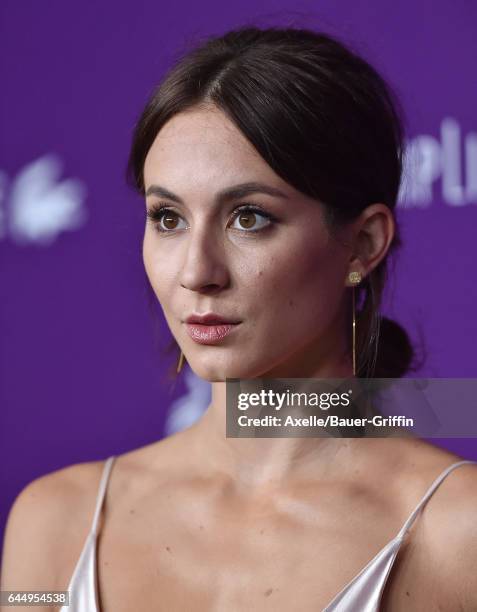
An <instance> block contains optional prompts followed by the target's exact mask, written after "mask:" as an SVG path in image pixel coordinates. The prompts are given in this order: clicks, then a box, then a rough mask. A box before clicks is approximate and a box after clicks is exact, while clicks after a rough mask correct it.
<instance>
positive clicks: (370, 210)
mask: <svg viewBox="0 0 477 612" xmlns="http://www.w3.org/2000/svg"><path fill="white" fill-rule="evenodd" d="M395 231H396V225H395V221H394V216H393V213H392V211H391V210H390V208H389V207H388V206H386V205H385V204H381V203H378V204H371V205H370V206H368V207H367V208H365V209H364V210H363V212H362V213H361V214H360V216H359V217H358V219H356V220H355V221H353V223H352V228H351V246H352V252H351V257H350V260H349V267H348V271H347V277H346V278H347V280H346V283H347V284H346V286H352V285H353V283H351V282H349V280H348V275H349V273H350V272H359V273H360V274H361V277H362V278H364V277H365V276H367V275H368V274H369V273H370V272H371V271H372V270H373V269H374V268H376V266H377V265H378V264H379V262H380V261H381V260H382V259H383V258H384V257H385V255H386V253H387V252H388V249H389V246H390V244H391V242H392V239H393V237H394V232H395Z"/></svg>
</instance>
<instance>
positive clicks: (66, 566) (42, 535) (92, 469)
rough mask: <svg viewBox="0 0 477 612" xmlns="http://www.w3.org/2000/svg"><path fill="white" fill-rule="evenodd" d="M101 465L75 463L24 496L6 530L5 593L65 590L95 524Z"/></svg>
mask: <svg viewBox="0 0 477 612" xmlns="http://www.w3.org/2000/svg"><path fill="white" fill-rule="evenodd" d="M102 465H103V464H102V462H92V463H81V464H76V465H72V466H69V467H66V468H63V469H61V470H57V471H55V472H52V473H50V474H47V475H46V476H42V477H40V478H37V479H36V480H34V481H32V482H31V483H30V484H28V485H27V486H26V487H25V488H24V489H23V490H22V491H21V492H20V494H19V495H18V496H17V498H16V499H15V501H14V503H13V506H12V508H11V510H10V513H9V516H8V521H7V526H6V531H5V538H4V546H3V554H2V564H1V568H2V573H1V576H0V589H1V590H25V591H26V590H28V591H35V590H38V591H49V590H66V588H67V586H68V581H69V577H70V576H71V574H72V572H73V569H74V566H75V563H76V561H77V558H78V557H79V554H80V552H81V548H82V546H83V544H84V541H85V539H86V537H87V534H88V531H89V529H90V526H91V522H92V518H93V512H94V504H95V497H96V490H97V486H98V482H99V478H100V470H101V467H102ZM4 609H5V612H6V610H7V608H2V612H3V610H4ZM53 609H56V610H57V609H58V608H51V607H42V606H35V610H37V611H38V612H46V611H47V610H53ZM8 610H10V608H8ZM15 610H25V611H26V610H31V607H29V608H27V607H23V606H22V607H15Z"/></svg>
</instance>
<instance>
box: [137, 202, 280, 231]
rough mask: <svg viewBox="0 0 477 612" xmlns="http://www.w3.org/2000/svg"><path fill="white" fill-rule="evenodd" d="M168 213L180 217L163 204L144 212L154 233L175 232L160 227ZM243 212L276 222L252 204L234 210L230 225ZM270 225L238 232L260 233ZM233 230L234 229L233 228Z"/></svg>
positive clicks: (275, 219)
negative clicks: (154, 230)
mask: <svg viewBox="0 0 477 612" xmlns="http://www.w3.org/2000/svg"><path fill="white" fill-rule="evenodd" d="M168 212H172V213H173V214H175V215H177V216H178V217H180V215H179V213H177V212H176V211H175V210H173V209H172V208H170V207H169V206H167V205H165V204H153V205H152V206H151V207H150V208H149V209H148V210H147V212H146V217H147V218H148V219H149V220H150V221H151V222H152V224H153V226H154V228H155V229H156V231H158V232H161V233H163V234H171V233H172V232H174V231H175V230H173V229H169V230H165V229H163V228H162V227H160V225H159V224H160V222H161V221H162V219H163V217H164V215H165V214H166V213H168ZM243 212H251V213H257V214H259V215H260V216H262V217H265V218H266V219H268V220H269V221H271V222H272V223H274V222H276V221H277V218H276V217H275V216H274V215H272V214H270V213H268V212H265V211H264V210H263V209H262V208H260V207H259V206H256V205H254V204H244V205H242V206H239V207H238V208H236V209H235V210H234V211H233V213H232V221H231V223H233V222H234V221H235V219H236V218H237V217H238V216H239V215H240V214H241V213H243ZM272 223H269V224H267V225H265V226H264V227H262V228H260V229H256V230H253V229H252V230H247V229H245V228H244V229H242V230H239V231H242V232H245V233H248V234H250V233H258V232H261V231H264V230H266V229H268V228H269V227H270V226H271V224H272ZM234 229H235V228H234Z"/></svg>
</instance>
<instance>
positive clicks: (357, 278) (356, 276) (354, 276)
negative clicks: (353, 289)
mask: <svg viewBox="0 0 477 612" xmlns="http://www.w3.org/2000/svg"><path fill="white" fill-rule="evenodd" d="M348 280H349V282H350V283H353V284H354V285H358V284H359V283H360V282H361V281H362V277H361V272H356V271H354V272H350V273H349V274H348Z"/></svg>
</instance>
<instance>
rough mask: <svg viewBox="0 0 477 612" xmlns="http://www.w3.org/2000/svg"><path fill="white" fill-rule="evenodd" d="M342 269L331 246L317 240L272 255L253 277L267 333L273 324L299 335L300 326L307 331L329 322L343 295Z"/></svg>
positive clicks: (284, 332) (276, 327)
mask: <svg viewBox="0 0 477 612" xmlns="http://www.w3.org/2000/svg"><path fill="white" fill-rule="evenodd" d="M342 270H343V262H342V261H341V259H340V257H339V255H338V253H337V252H336V250H335V249H334V248H333V246H332V245H330V244H329V243H326V244H325V246H320V245H319V244H317V240H314V241H312V242H311V244H310V243H306V244H304V243H302V244H301V245H299V244H296V245H295V248H289V249H286V251H285V250H282V251H281V252H277V253H274V254H273V255H271V256H270V257H269V259H268V262H267V265H266V266H262V267H261V269H260V270H259V272H258V274H257V277H256V278H257V293H258V298H259V299H258V303H260V304H262V305H266V308H265V309H263V310H265V312H264V313H263V315H264V316H263V318H262V321H265V323H264V325H265V327H266V328H268V331H267V333H268V334H270V329H271V328H273V329H275V333H276V330H277V329H280V331H281V333H283V334H287V332H288V333H291V334H292V335H293V334H296V333H298V335H301V334H300V330H301V329H303V334H305V335H306V334H307V333H309V330H310V329H314V330H315V331H319V330H320V329H321V328H322V327H325V326H326V325H328V324H329V322H330V319H331V318H332V317H333V315H334V313H335V312H336V308H337V305H338V303H339V300H340V299H341V297H342V293H343V286H342V285H343V282H342V278H343V277H342ZM263 310H262V312H263Z"/></svg>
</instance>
